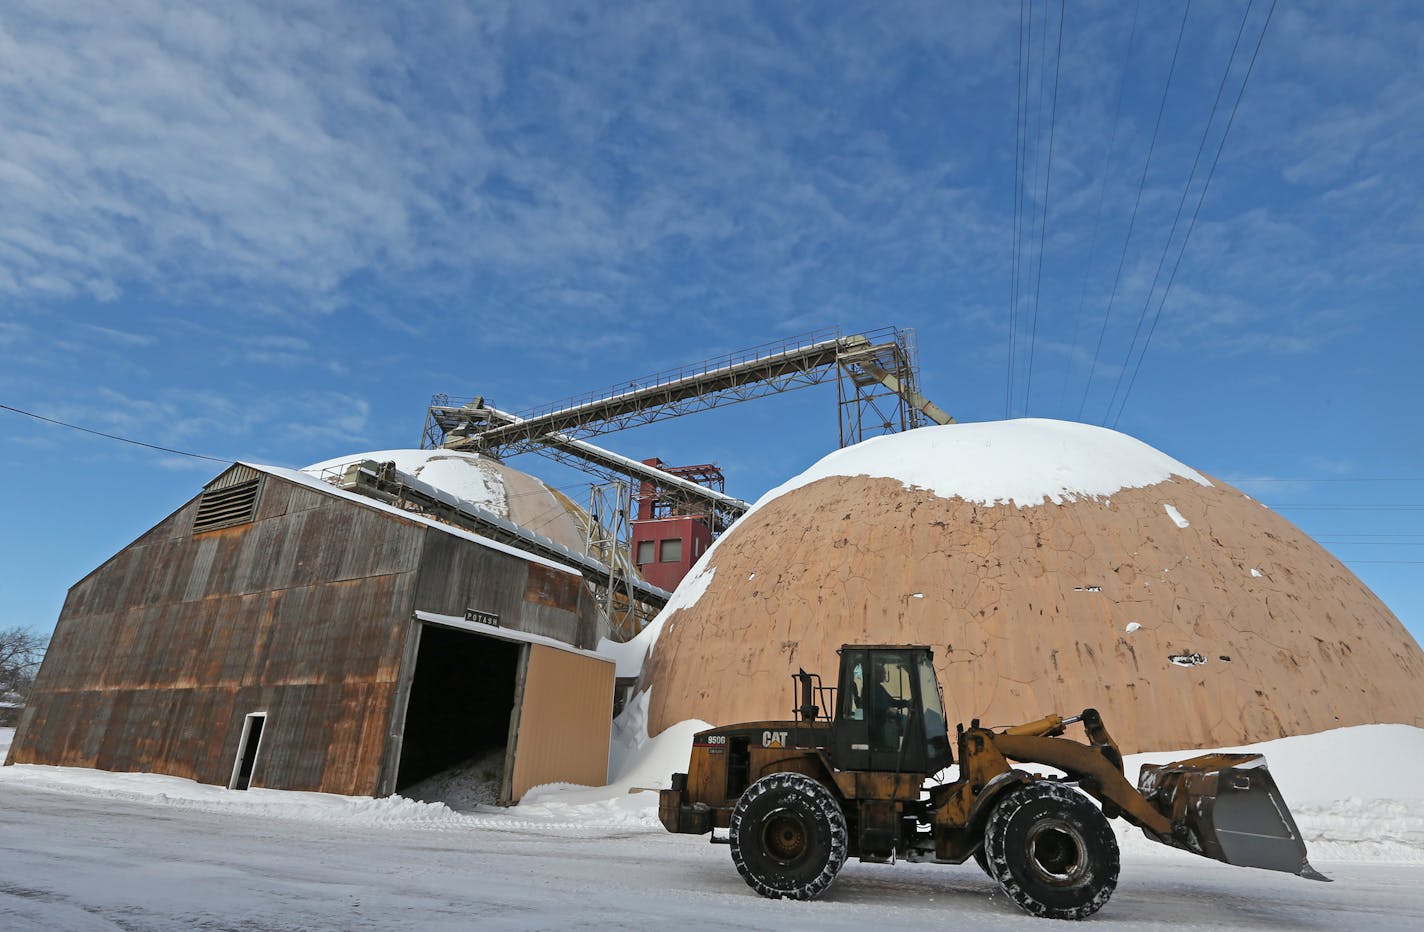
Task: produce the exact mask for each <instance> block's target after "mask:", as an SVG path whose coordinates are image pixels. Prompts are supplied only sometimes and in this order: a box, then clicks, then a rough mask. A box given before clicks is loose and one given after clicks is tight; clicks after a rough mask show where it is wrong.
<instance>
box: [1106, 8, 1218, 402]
mask: <svg viewBox="0 0 1424 932" xmlns="http://www.w3.org/2000/svg"><path fill="white" fill-rule="evenodd" d="M1191 11H1192V4H1191V0H1187V3H1186V6H1185V7H1184V8H1183V9H1182V24H1181V25H1180V26H1179V27H1178V28H1177V45H1176V47H1175V48H1174V49H1173V50H1172V64H1171V65H1170V66H1169V67H1168V68H1167V83H1166V84H1165V85H1163V86H1162V102H1161V103H1160V104H1159V105H1158V107H1157V122H1156V123H1154V124H1153V126H1152V139H1151V141H1150V142H1149V143H1148V144H1147V159H1146V161H1144V162H1143V163H1142V177H1141V178H1140V179H1139V180H1138V182H1137V198H1136V199H1135V200H1134V201H1133V202H1132V217H1131V218H1130V219H1129V220H1128V222H1127V236H1126V237H1124V238H1123V241H1122V255H1121V256H1119V257H1118V260H1117V274H1115V275H1114V276H1113V286H1112V293H1111V294H1110V295H1109V296H1108V305H1107V309H1106V310H1105V311H1104V312H1103V326H1102V329H1101V330H1099V331H1098V346H1097V349H1095V350H1094V351H1093V364H1092V366H1091V367H1089V369H1088V381H1087V384H1085V385H1084V386H1083V400H1082V401H1081V402H1079V404H1078V418H1079V419H1080V420H1081V419H1082V417H1083V409H1084V408H1085V407H1087V404H1088V390H1089V389H1091V388H1092V387H1093V375H1094V374H1095V373H1096V372H1097V371H1098V357H1099V356H1101V355H1102V352H1103V337H1104V336H1106V335H1107V332H1108V319H1109V318H1110V317H1111V316H1112V306H1113V302H1114V301H1115V300H1116V299H1117V287H1118V284H1119V283H1120V282H1121V281H1122V268H1123V265H1124V264H1126V262H1127V247H1128V245H1129V244H1130V243H1131V242H1132V230H1133V227H1134V226H1136V225H1137V210H1138V208H1139V207H1140V206H1141V205H1142V189H1143V188H1144V187H1146V185H1147V170H1148V168H1150V167H1151V165H1152V153H1153V151H1154V150H1155V149H1156V148H1157V133H1158V131H1160V130H1161V128H1162V114H1164V113H1166V111H1167V92H1168V91H1170V90H1171V89H1172V76H1173V75H1174V74H1176V73H1177V56H1178V54H1180V53H1181V51H1182V36H1183V35H1184V34H1185V33H1186V31H1187V14H1189V13H1190V12H1191Z"/></svg>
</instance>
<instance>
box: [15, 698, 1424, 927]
mask: <svg viewBox="0 0 1424 932" xmlns="http://www.w3.org/2000/svg"><path fill="white" fill-rule="evenodd" d="M693 727H695V726H693V725H687V726H679V728H677V729H674V730H672V732H671V733H665V734H664V735H660V736H658V738H657V739H654V740H653V741H651V742H648V743H647V744H645V745H643V746H642V747H640V748H637V749H633V753H630V754H629V755H628V756H627V758H626V760H625V761H624V763H623V764H622V765H621V767H620V769H621V771H622V776H621V779H620V780H619V781H618V782H617V783H615V784H614V785H611V786H609V787H604V788H572V787H567V788H564V787H547V788H543V789H539V790H536V791H534V792H531V793H530V794H529V796H527V797H526V799H525V801H524V802H523V803H522V804H521V805H519V806H516V807H514V808H512V809H506V810H500V809H494V808H480V809H478V810H476V811H474V812H464V813H460V812H455V811H452V810H450V809H449V808H447V807H445V806H443V805H440V804H430V803H420V802H414V801H412V800H407V799H400V798H391V799H380V800H376V799H354V798H348V797H341V796H330V795H323V794H316V793H287V792H279V791H271V790H251V791H248V792H245V793H244V792H233V791H229V790H224V789H220V788H217V787H211V786H202V785H199V784H195V783H192V782H191V781H187V780H181V779H177V778H174V777H163V776H155V775H150V774H110V773H102V772H99V771H92V770H77V769H64V768H53V767H34V766H19V767H7V768H3V769H0V800H3V805H0V928H4V929H27V928H34V929H115V928H142V929H180V928H181V929H191V928H252V929H256V928H261V929H296V928H344V929H359V928H390V927H394V926H417V925H418V926H420V927H422V928H551V927H558V928H563V927H572V928H578V927H606V926H611V925H618V926H622V927H629V928H664V927H669V926H675V925H687V926H695V927H697V928H768V927H771V926H780V927H785V928H809V927H813V926H814V927H817V928H826V929H840V928H847V929H849V928H865V927H867V926H882V927H883V926H885V925H887V924H893V925H895V926H897V927H901V928H930V927H939V928H945V927H948V928H968V927H980V926H984V925H994V926H996V927H1015V926H1022V927H1025V928H1040V929H1041V928H1043V927H1044V926H1043V925H1042V923H1043V920H1036V919H1032V918H1030V917H1028V916H1026V915H1024V914H1022V913H1020V912H1019V911H1018V909H1017V908H1016V907H1015V906H1013V905H1012V904H1011V903H1010V902H1008V901H1007V900H1006V899H1005V898H1004V897H1003V896H1002V895H1001V894H999V893H997V892H996V888H995V887H994V885H993V884H991V883H990V882H989V880H988V879H987V878H985V877H984V876H983V875H982V874H981V873H980V872H979V870H978V868H977V867H975V866H974V865H973V864H972V863H971V864H968V865H961V866H952V867H947V866H940V865H929V864H899V865H893V866H891V865H868V864H858V863H854V862H852V863H850V864H847V866H846V868H845V869H844V870H843V871H842V873H841V876H840V877H839V878H838V879H837V881H836V883H835V884H834V885H833V886H832V887H831V889H830V890H829V891H828V893H827V894H826V895H825V896H823V897H822V898H821V899H819V900H817V901H815V902H812V903H790V902H773V901H770V900H765V899H762V898H760V897H758V896H757V895H756V894H754V893H753V892H752V891H751V890H750V889H749V888H748V887H747V886H746V885H745V884H744V883H743V882H742V880H741V878H740V877H739V876H738V875H737V872H736V870H735V869H734V868H733V866H732V863H731V859H730V857H728V854H727V849H726V848H725V847H721V846H713V845H709V844H707V843H706V840H705V839H704V838H699V837H694V836H674V835H668V834H666V833H665V832H664V831H663V829H662V827H661V826H660V825H659V824H658V821H657V797H656V794H655V793H653V792H638V791H636V788H637V787H639V786H646V787H655V786H657V785H661V784H663V783H665V782H666V779H667V774H668V773H670V772H671V771H672V770H674V769H681V767H682V766H683V765H684V762H685V761H686V755H687V737H688V733H689V732H690V731H691V730H692V728H693ZM9 739H10V735H9V734H8V733H6V732H5V731H0V742H4V743H8V741H9ZM1259 750H1262V751H1264V752H1265V753H1266V755H1267V758H1268V760H1269V761H1270V764H1271V770H1272V772H1273V773H1274V774H1275V776H1276V778H1277V782H1278V783H1279V784H1280V786H1281V789H1282V792H1283V793H1284V794H1285V796H1286V798H1287V800H1288V801H1289V802H1290V804H1291V806H1292V808H1293V810H1294V812H1295V815H1296V818H1297V821H1298V822H1299V824H1300V826H1301V829H1302V831H1303V832H1304V833H1305V834H1306V836H1307V840H1308V844H1309V846H1310V852H1311V860H1312V862H1313V863H1314V864H1315V866H1316V867H1317V868H1319V869H1321V870H1323V871H1324V872H1325V873H1326V874H1328V875H1330V876H1332V877H1333V878H1334V879H1335V881H1336V882H1335V883H1333V884H1323V883H1313V882H1310V881H1306V880H1302V879H1300V878H1297V877H1293V876H1289V875H1285V874H1274V873H1269V872H1265V871H1253V870H1243V869H1240V868H1232V867H1227V866H1226V865H1222V864H1218V863H1216V862H1213V861H1207V860H1205V859H1201V858H1196V857H1193V856H1191V855H1188V854H1185V853H1182V852H1177V851H1173V850H1170V849H1167V848H1163V847H1161V846H1158V845H1153V844H1151V843H1149V842H1147V841H1146V840H1145V839H1144V838H1142V837H1141V835H1140V834H1139V833H1137V832H1136V831H1135V830H1131V829H1128V828H1127V827H1126V826H1125V825H1124V826H1122V831H1121V832H1120V837H1121V840H1122V842H1123V849H1124V850H1123V871H1122V879H1121V881H1120V884H1119V887H1118V891H1117V893H1116V894H1115V896H1114V897H1113V899H1112V901H1111V902H1110V903H1109V904H1108V905H1107V907H1106V908H1105V909H1104V910H1103V912H1102V913H1100V914H1099V916H1098V917H1097V920H1096V921H1104V922H1116V923H1122V924H1123V925H1124V926H1127V927H1132V928H1144V927H1154V926H1155V927H1163V928H1165V927H1168V926H1171V927H1183V926H1185V927H1190V928H1230V929H1237V928H1241V929H1253V928H1260V929H1266V928H1269V929H1282V928H1335V927H1339V926H1341V925H1349V926H1351V927H1353V928H1371V929H1404V928H1424V887H1421V884H1420V883H1419V880H1420V878H1421V877H1424V869H1421V868H1422V867H1424V787H1422V786H1420V785H1419V783H1418V781H1417V780H1416V776H1415V775H1417V774H1418V773H1419V772H1420V770H1421V767H1424V730H1421V729H1417V728H1411V727H1408V726H1401V725H1372V726H1364V727H1358V728H1348V729H1341V730H1339V731H1336V732H1331V733H1328V734H1324V735H1309V736H1303V737H1298V738H1287V739H1284V740H1282V741H1275V742H1270V743H1268V744H1265V745H1262V746H1260V748H1259ZM1173 756H1176V757H1181V756H1187V755H1185V754H1178V755H1170V754H1154V755H1144V756H1140V757H1135V758H1129V761H1128V772H1129V774H1133V775H1135V773H1136V769H1137V765H1138V764H1139V763H1141V762H1142V761H1143V760H1145V759H1151V760H1163V759H1167V758H1170V757H1173ZM630 789H633V790H635V791H634V792H630Z"/></svg>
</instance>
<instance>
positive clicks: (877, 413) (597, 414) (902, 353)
mask: <svg viewBox="0 0 1424 932" xmlns="http://www.w3.org/2000/svg"><path fill="white" fill-rule="evenodd" d="M917 369H918V364H917V361H916V359H915V346H914V342H913V335H912V333H911V332H910V331H906V330H900V329H897V328H894V327H887V328H882V329H879V330H873V331H867V332H864V333H857V334H842V333H841V332H840V331H839V330H822V331H817V332H814V333H810V334H806V335H803V336H800V337H794V338H791V339H788V340H782V341H778V342H776V343H769V344H763V345H761V346H756V347H752V348H750V349H746V350H741V351H738V352H735V353H730V354H727V355H725V356H721V357H716V358H713V359H708V360H705V361H703V362H700V363H696V364H694V365H690V366H682V367H679V368H675V369H670V370H667V371H664V372H660V373H656V374H654V375H650V376H646V377H644V378H641V379H635V380H633V381H630V382H626V383H622V384H619V385H614V386H611V387H609V388H606V389H603V390H601V391H594V392H589V393H586V394H583V395H579V396H575V397H573V398H568V399H565V400H563V401H560V402H556V403H553V404H548V405H542V406H540V407H537V408H534V409H531V410H528V411H523V412H520V413H518V414H511V413H508V412H504V411H500V410H498V409H496V408H493V407H492V406H490V405H487V404H485V402H484V399H483V398H475V399H471V400H468V401H464V402H460V403H457V402H456V401H454V400H452V399H451V398H449V397H448V396H443V395H441V396H436V398H434V399H432V403H431V405H430V408H429V410H428V411H427V414H426V422H425V432H424V434H423V436H422V441H421V446H422V447H423V448H425V449H434V448H443V449H450V450H462V451H466V452H472V453H481V454H484V455H487V456H493V457H495V458H498V459H504V458H506V457H509V456H514V455H517V454H519V453H528V452H538V453H541V454H543V455H546V456H551V457H552V458H554V459H557V460H560V461H562V462H565V463H567V464H570V465H575V466H577V467H579V468H583V469H586V470H589V471H593V472H595V473H596V474H599V475H602V476H605V477H608V476H622V477H629V478H631V479H633V480H634V481H646V482H650V483H652V484H653V485H655V486H656V487H657V488H658V490H659V494H664V495H667V496H669V497H672V498H674V499H684V500H686V501H688V502H689V503H698V504H700V505H701V506H702V507H703V508H704V509H710V511H711V512H712V514H713V516H714V524H716V525H718V528H717V529H718V530H721V529H722V528H723V527H725V526H726V525H727V524H730V523H731V521H733V520H735V519H736V517H738V516H739V515H741V514H742V513H743V512H745V511H746V510H747V508H748V507H749V506H748V505H747V503H746V502H743V501H741V500H740V499H736V498H733V497H731V496H728V495H725V494H723V493H720V492H715V491H713V490H711V489H707V488H705V487H703V486H699V485H697V484H696V483H693V482H688V481H687V480H685V479H681V478H679V477H677V476H673V475H670V474H669V473H666V472H663V471H662V470H660V469H655V468H653V467H651V466H646V465H644V464H642V463H639V462H637V461H636V460H632V459H629V458H628V457H624V456H620V455H619V454H616V453H613V452H611V451H608V450H604V449H602V448H600V447H597V446H594V445H593V444H591V443H587V442H586V441H583V440H582V439H580V438H582V437H589V436H596V435H598V434H603V433H610V432H613V431H618V430H622V429H624V428H628V427H634V426H637V425H641V424H650V423H653V422H654V421H660V420H665V419H667V418H671V417H680V416H682V415H684V414H692V413H694V412H697V411H705V410H709V409H711V408H715V407H720V406H722V405H728V404H735V403H738V402H742V401H750V400H752V399H754V398H761V397H765V396H767V395H773V394H779V393H782V392H787V391H792V390H794V389H798V388H806V387H809V386H812V385H819V384H821V383H823V382H827V381H830V380H831V379H836V380H837V384H838V389H839V399H840V412H841V413H840V434H841V436H840V441H841V446H843V447H844V446H849V445H850V444H852V443H857V442H859V441H860V440H862V439H864V437H865V436H866V435H867V433H869V434H870V435H874V434H875V433H888V432H893V431H896V430H910V429H913V428H915V427H920V426H923V425H925V424H927V423H937V424H949V423H953V421H954V419H953V418H952V417H950V416H949V415H948V414H946V413H945V412H944V411H943V410H941V409H940V408H939V407H938V406H936V405H935V404H933V403H932V402H930V401H929V400H928V399H926V398H925V397H924V396H923V395H921V394H920V393H919V391H918V389H917V388H916V384H915V383H916V381H917V376H918V373H917Z"/></svg>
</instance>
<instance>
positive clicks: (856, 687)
mask: <svg viewBox="0 0 1424 932" xmlns="http://www.w3.org/2000/svg"><path fill="white" fill-rule="evenodd" d="M847 670H848V671H849V672H848V673H847V674H846V681H845V682H844V683H842V684H841V696H842V697H843V699H842V701H841V718H842V719H843V720H845V721H850V722H859V721H864V720H865V663H864V661H862V660H856V661H855V663H852V664H850V665H849V666H848V667H847Z"/></svg>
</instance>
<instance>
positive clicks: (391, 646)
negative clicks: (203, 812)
mask: <svg viewBox="0 0 1424 932" xmlns="http://www.w3.org/2000/svg"><path fill="white" fill-rule="evenodd" d="M196 504H197V500H196V499H194V500H193V501H190V502H189V503H188V504H187V505H185V506H184V507H183V508H181V509H179V511H178V512H175V513H174V514H173V515H170V516H169V517H168V518H167V519H165V520H164V522H163V523H162V524H160V525H159V526H158V527H155V528H154V529H153V530H151V531H149V532H148V533H146V534H144V535H143V536H142V537H140V538H139V539H138V540H137V541H135V542H134V543H133V544H132V545H130V546H129V547H127V548H125V549H124V550H123V551H121V552H120V553H118V554H116V555H115V556H114V557H113V558H112V559H110V560H108V561H106V562H105V563H104V564H103V565H102V566H100V567H99V568H98V569H97V570H95V571H94V572H93V573H91V574H90V575H89V576H87V577H85V579H83V580H81V581H80V582H79V583H77V584H76V585H75V586H74V588H73V589H71V590H70V593H69V596H68V598H67V599H66V601H65V606H64V609H63V611H62V612H61V615H60V620H59V623H58V625H57V626H56V629H55V634H54V637H53V639H52V645H51V647H50V650H49V652H48V655H47V657H46V661H45V663H44V665H43V666H42V668H41V670H40V673H39V676H38V677H37V680H36V683H35V688H34V692H33V697H32V700H31V703H30V707H29V709H27V712H26V718H25V721H24V722H23V723H22V727H21V729H20V730H19V731H17V733H16V740H15V743H14V745H13V746H12V749H11V759H12V760H13V761H14V762H17V763H49V764H61V765H69V766H80V767H98V768H100V769H106V770H148V771H154V772H159V773H168V774H174V775H177V776H184V777H190V778H192V779H195V780H199V781H201V782H205V783H216V784H220V785H226V784H227V782H228V779H229V777H230V774H231V770H232V765H233V761H234V759H235V756H236V754H237V751H238V749H237V744H238V741H239V739H240V736H241V730H242V723H243V719H244V717H245V716H246V715H247V714H248V713H250V712H258V711H265V712H267V714H268V718H267V721H266V724H265V727H264V731H263V740H262V750H261V753H260V754H259V758H258V761H257V768H256V770H255V772H254V774H253V781H252V785H253V786H279V787H284V788H290V789H309V790H322V791H326V792H336V793H348V794H369V793H373V792H375V791H376V782H377V778H378V775H379V772H380V768H381V763H382V757H383V754H384V751H385V739H386V733H387V730H388V725H389V720H390V706H391V704H392V697H393V694H394V691H395V687H396V684H397V681H398V678H399V674H400V664H401V656H402V653H403V651H404V649H405V635H406V631H407V629H408V622H407V619H408V618H409V616H410V613H411V611H412V603H413V600H414V593H415V581H416V575H417V569H418V567H419V566H420V553H421V549H422V547H423V546H424V543H425V538H426V528H425V527H424V526H421V525H419V524H416V523H414V522H411V521H407V520H404V519H401V518H398V517H395V516H391V515H388V514H385V513H382V512H379V511H377V510H375V509H370V508H367V507H364V506H363V505H360V504H358V503H353V502H349V501H346V500H344V499H341V498H337V497H333V496H328V495H322V494H320V493H318V492H313V491H311V490H309V489H305V488H303V487H300V486H297V485H295V484H293V483H289V482H286V481H284V480H281V479H280V478H277V477H271V476H269V477H268V481H267V482H265V483H264V488H263V494H262V496H261V499H260V501H259V503H258V510H257V513H256V520H255V521H254V523H252V524H247V525H241V526H237V527H231V528H224V529H220V530H215V531H210V532H205V533H201V534H199V535H197V536H196V537H195V536H192V535H191V527H192V512H193V511H195V510H196ZM184 528H186V529H188V532H187V533H181V531H182V529H184Z"/></svg>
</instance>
